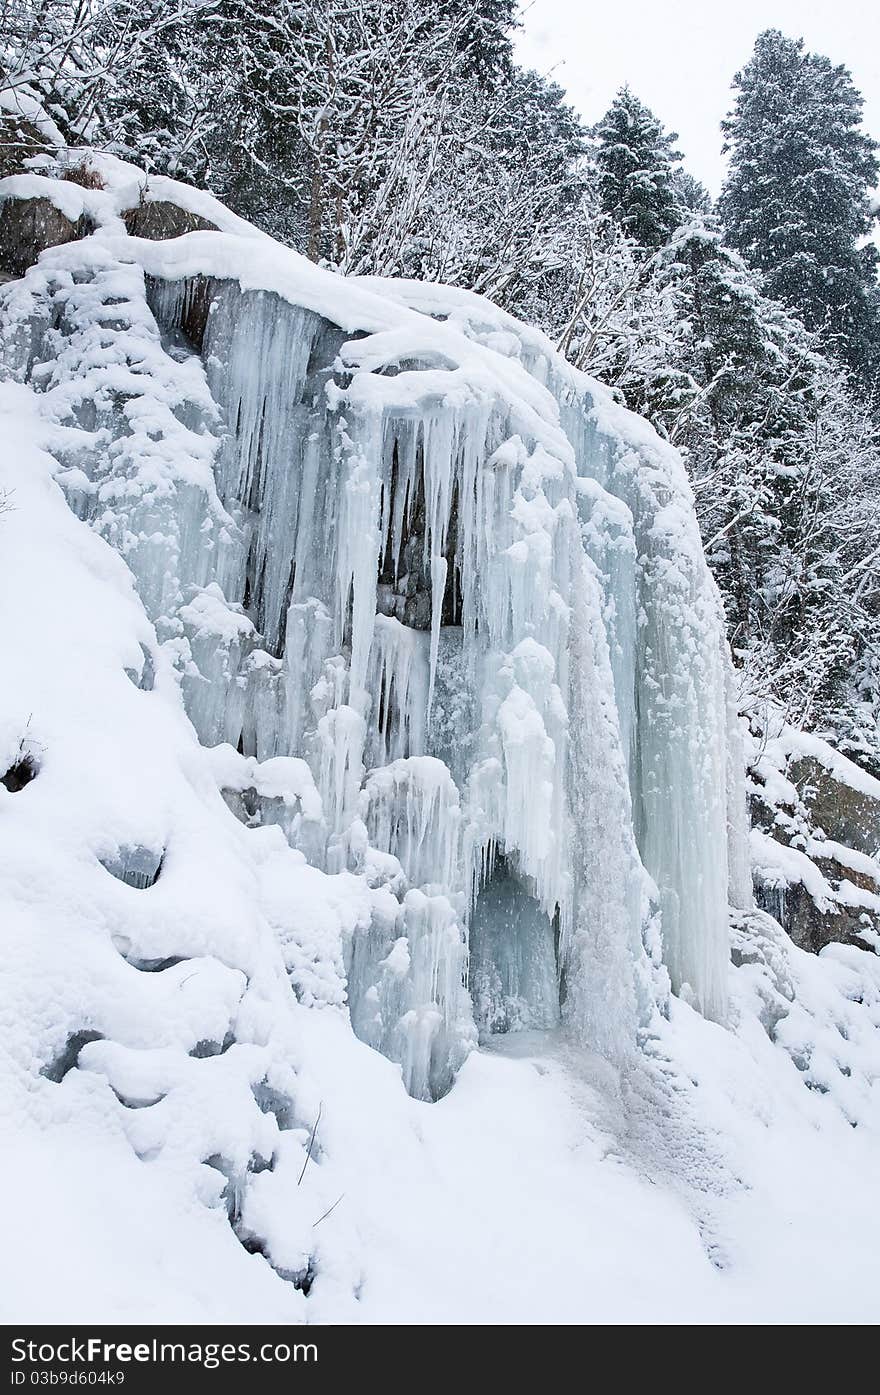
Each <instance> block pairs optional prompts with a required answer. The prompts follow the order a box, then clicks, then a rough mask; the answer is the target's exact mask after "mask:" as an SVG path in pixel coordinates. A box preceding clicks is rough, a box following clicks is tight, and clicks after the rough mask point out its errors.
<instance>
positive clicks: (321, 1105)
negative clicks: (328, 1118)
mask: <svg viewBox="0 0 880 1395" xmlns="http://www.w3.org/2000/svg"><path fill="white" fill-rule="evenodd" d="M323 1108H324V1101H323V1100H322V1101H321V1103H320V1104H319V1105H318V1117H317V1118H316V1119H315V1127H314V1128H313V1129H312V1136H311V1138H310V1139H309V1149H308V1152H307V1153H306V1160H305V1162H304V1163H303V1168H302V1172H301V1173H300V1174H299V1182H297V1184H296V1185H297V1186H299V1185H300V1182H302V1179H303V1178H304V1177H305V1175H306V1168H307V1167H308V1165H309V1158H310V1157H311V1156H312V1148H313V1147H314V1146H315V1134H316V1133H317V1132H318V1125H319V1124H320V1122H321V1110H322V1109H323ZM323 1219H324V1217H323V1216H322V1217H321V1220H323ZM315 1224H316V1225H317V1224H318V1223H317V1221H316V1222H315Z"/></svg>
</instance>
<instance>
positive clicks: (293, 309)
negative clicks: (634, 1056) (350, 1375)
mask: <svg viewBox="0 0 880 1395" xmlns="http://www.w3.org/2000/svg"><path fill="white" fill-rule="evenodd" d="M104 169H105V172H110V171H111V170H112V171H113V173H114V176H115V177H114V179H113V180H111V185H112V187H111V188H110V189H108V190H107V191H95V190H79V189H78V188H74V187H73V186H70V185H65V184H63V182H62V183H59V182H58V181H52V180H48V179H44V178H40V177H38V176H27V177H25V179H24V185H22V180H21V179H19V180H12V181H6V188H5V190H4V192H5V193H6V196H11V197H16V196H24V195H29V196H34V195H35V194H36V193H38V192H39V194H40V196H42V197H48V198H49V199H52V198H59V197H60V198H61V199H62V202H64V203H65V206H66V205H67V204H69V203H70V202H71V200H73V201H75V200H76V197H77V195H81V196H82V201H83V208H82V210H81V212H80V217H85V218H87V219H89V220H90V225H91V226H92V227H93V229H94V230H93V231H92V232H91V234H90V235H89V236H87V237H85V238H82V239H80V240H77V241H73V242H71V243H69V244H67V245H65V246H61V247H56V248H52V249H50V250H49V251H47V252H46V253H45V254H44V255H43V256H42V258H41V259H40V262H39V264H38V266H36V267H34V268H32V269H31V270H30V271H29V272H28V274H27V275H26V277H25V278H24V280H23V281H22V282H20V283H16V284H15V286H14V287H13V288H12V289H11V291H10V292H8V293H7V312H8V316H7V318H8V320H9V322H10V325H11V329H10V331H9V333H8V335H7V346H6V351H5V352H6V371H7V373H8V374H10V375H11V376H13V377H16V378H18V379H20V380H26V381H28V382H30V383H32V384H33V385H34V386H35V387H37V388H38V389H39V391H40V393H41V394H42V397H43V409H44V411H45V412H46V413H47V414H50V415H51V416H52V418H53V419H54V420H56V421H57V422H59V423H60V424H62V425H63V426H65V427H66V428H68V430H67V435H66V436H65V443H64V447H63V450H62V451H61V465H62V468H61V469H60V471H59V473H58V475H57V478H58V481H59V483H60V484H61V485H62V487H63V488H64V490H65V492H66V494H67V496H68V499H69V501H70V503H71V505H72V507H73V508H74V509H75V511H76V512H77V514H78V515H79V517H80V518H82V519H84V520H86V521H87V522H88V523H90V524H91V525H92V526H93V527H94V528H95V529H96V530H97V531H98V532H99V533H100V534H101V535H102V536H103V537H104V538H106V539H107V541H108V542H110V543H111V544H112V545H113V546H114V547H115V548H116V549H117V550H118V551H119V552H120V553H121V555H122V556H123V558H124V559H125V561H126V563H127V564H128V566H129V568H130V570H131V572H132V574H133V576H134V578H135V582H136V585H137V588H138V591H139V594H140V596H141V598H142V600H143V603H144V605H145V607H146V610H147V613H148V615H149V616H150V618H151V620H152V621H153V622H154V623H155V625H156V630H157V634H158V636H159V639H160V641H162V642H163V643H164V645H165V648H166V651H167V652H168V653H170V654H171V655H172V656H173V659H174V663H175V666H176V669H177V672H178V674H179V677H180V682H181V687H182V691H183V695H184V699H185V703H186V708H187V712H188V714H189V716H190V718H191V720H192V722H193V724H194V726H195V728H196V731H197V733H198V735H199V738H200V740H201V741H202V742H203V743H204V744H206V745H208V746H229V747H232V748H233V751H232V752H230V756H229V759H228V761H227V762H226V764H225V766H224V770H223V772H222V783H223V789H224V793H225V795H226V797H227V802H229V803H230V805H231V807H232V808H233V809H234V810H235V812H237V813H238V814H239V816H240V817H243V818H245V819H246V820H249V821H250V822H251V823H252V824H253V823H260V822H261V823H273V824H277V825H279V826H280V827H281V828H282V829H283V831H284V833H285V836H286V837H287V838H288V841H289V843H290V844H291V845H292V846H293V847H295V848H297V849H299V850H301V851H302V852H304V853H305V854H306V856H307V857H308V859H309V860H310V862H312V863H313V864H314V865H316V866H318V867H320V868H323V869H324V870H325V871H328V872H330V873H336V872H340V871H342V870H343V869H347V870H348V871H350V872H352V873H355V874H365V875H366V876H367V877H368V879H369V880H370V881H371V884H372V885H373V886H374V887H379V886H383V887H385V888H390V889H391V891H392V894H393V896H394V898H395V900H396V904H397V909H396V911H395V912H394V914H393V915H390V916H389V915H388V913H387V905H384V904H383V906H382V908H381V909H380V912H379V913H378V914H377V916H376V918H375V919H374V920H371V921H370V923H369V924H368V925H365V926H363V927H359V928H358V930H357V931H356V932H355V934H354V935H353V936H352V937H351V939H350V941H349V943H347V944H346V946H345V957H346V972H347V988H348V1001H349V1005H350V1009H351V1017H352V1022H353V1024H354V1026H355V1029H356V1030H357V1031H358V1033H359V1034H360V1035H362V1036H363V1037H364V1039H365V1040H367V1041H369V1042H370V1043H372V1044H374V1045H377V1046H379V1047H380V1049H382V1050H383V1051H385V1052H386V1053H387V1054H389V1055H390V1056H392V1058H393V1059H395V1060H397V1061H399V1062H400V1063H401V1065H402V1066H403V1069H404V1075H405V1078H406V1081H407V1084H408V1086H409V1088H410V1089H411V1090H412V1091H414V1092H415V1093H417V1094H419V1095H422V1096H424V1097H436V1096H438V1095H439V1094H442V1093H443V1092H444V1090H446V1089H447V1088H448V1086H449V1084H450V1082H451V1080H452V1077H453V1075H454V1072H455V1070H456V1068H457V1066H458V1065H459V1064H460V1063H461V1060H462V1059H463V1058H464V1055H465V1054H466V1052H467V1050H468V1048H469V1046H470V1044H471V1043H472V1042H473V1041H474V1040H475V1021H476V1024H478V1025H479V1027H480V1030H481V1031H482V1032H484V1033H491V1032H492V1031H495V1030H499V1029H501V1028H502V1027H503V1026H508V1027H509V1026H511V1025H514V1024H516V1023H519V1024H520V1025H522V1024H524V1023H533V1024H538V1023H540V1024H542V1025H550V1024H552V1023H554V1022H556V1021H558V1020H559V1018H560V1015H561V1016H562V1017H563V1018H564V1020H565V1021H566V1022H567V1024H568V1025H569V1026H570V1027H571V1029H572V1030H573V1031H574V1032H575V1033H576V1034H578V1036H579V1037H580V1039H581V1040H583V1041H584V1043H585V1044H588V1045H591V1046H594V1047H596V1048H598V1049H601V1050H602V1051H603V1052H604V1053H605V1054H607V1055H609V1056H610V1057H612V1058H614V1059H625V1058H626V1057H627V1055H628V1054H629V1053H630V1052H631V1051H632V1050H633V1048H634V1046H635V1043H636V1041H637V1036H638V1032H639V1030H640V1029H641V1028H644V1027H645V1026H646V1025H647V1024H648V1022H649V1021H650V1019H651V1015H652V1013H653V1012H654V1011H655V1010H656V1007H657V1006H658V1003H660V1004H661V1005H662V999H663V994H664V992H665V989H664V986H663V984H664V978H663V973H662V970H661V968H660V964H661V961H662V965H663V966H665V969H666V971H668V976H669V980H670V981H671V985H672V988H673V989H674V990H675V991H677V992H681V993H684V994H685V995H686V996H687V997H688V998H689V1000H690V1001H692V1002H693V1003H694V1004H695V1005H697V1006H698V1007H699V1008H700V1010H701V1011H703V1012H704V1013H705V1014H707V1015H708V1016H711V1017H714V1018H717V1019H719V1020H721V1019H723V1017H724V1013H725V976H726V962H727V940H726V934H727V931H726V916H727V902H728V845H727V828H728V809H727V806H726V802H725V801H726V794H725V791H726V788H727V783H728V781H727V769H726V759H727V749H728V739H729V731H728V728H729V727H730V720H729V713H728V710H727V707H726V695H725V681H726V674H725V666H724V665H725V658H724V654H723V641H722V623H721V617H720V611H719V605H718V601H717V597H716V593H715V591H714V588H713V586H712V583H711V581H710V578H709V574H708V572H707V569H706V566H705V563H704V560H703V557H702V552H701V549H700V545H699V538H698V534H697V530H696V524H695V521H694V517H693V513H692V508H691V498H690V494H689V490H688V486H687V484H686V481H685V479H684V475H683V471H682V468H681V464H680V462H679V460H678V458H677V456H676V455H675V453H674V452H673V451H671V450H670V449H668V448H667V447H665V446H664V445H663V444H662V443H661V442H660V441H659V440H658V439H657V438H656V437H655V436H654V435H653V434H652V433H651V432H650V430H649V429H648V428H647V427H646V426H645V424H644V423H643V422H641V421H639V420H638V419H636V418H634V417H632V416H630V415H629V414H627V413H626V412H625V411H623V410H622V409H620V408H618V407H616V406H615V405H614V404H613V403H612V402H611V400H610V399H609V398H608V396H607V394H605V393H604V392H603V391H602V390H601V389H600V388H599V387H598V386H597V385H596V384H594V383H591V382H590V381H588V380H587V379H585V378H584V377H583V376H582V375H580V374H578V373H576V372H575V371H574V370H572V369H571V368H570V367H569V366H568V365H567V364H566V363H565V362H564V360H562V359H561V358H560V357H559V356H558V355H557V354H555V353H554V352H553V351H552V349H551V348H550V346H549V345H548V344H547V343H546V342H545V341H543V340H542V339H541V337H540V336H539V335H537V334H536V333H534V332H532V331H529V330H527V329H526V328H525V327H524V326H522V325H519V324H517V323H516V322H515V321H513V320H511V319H509V318H508V317H506V316H504V315H502V314H500V312H498V311H497V310H495V309H494V307H491V306H490V305H488V304H487V303H485V302H483V301H481V300H480V299H479V298H477V297H473V296H468V295H466V294H463V293H456V292H451V291H448V290H441V289H437V288H424V287H420V286H417V285H410V284H404V283H387V284H386V283H381V282H349V283H344V282H342V281H340V280H339V279H338V278H336V277H334V276H333V275H331V274H330V273H327V272H323V271H321V270H319V269H317V268H315V267H313V266H310V265H309V264H308V263H306V262H304V261H303V260H302V259H301V258H299V257H297V256H295V255H294V254H293V253H286V252H283V251H282V250H281V249H279V248H277V247H276V246H275V245H274V244H271V243H269V242H268V240H258V239H257V238H256V237H255V235H250V236H244V235H242V233H241V231H240V230H239V229H237V228H236V229H235V230H234V231H221V230H218V231H202V232H194V233H190V234H188V235H187V236H184V237H180V238H177V239H174V240H172V241H168V242H150V241H144V240H142V239H138V238H134V237H130V236H129V235H128V234H127V233H126V232H125V228H124V224H123V222H122V219H121V218H120V216H119V215H120V208H121V207H123V206H124V204H125V194H126V190H125V187H124V180H121V179H120V177H119V167H114V166H111V165H110V164H109V163H107V162H105V165H104ZM59 189H60V190H62V194H61V195H59V194H58V192H57V191H58V190H59ZM215 216H216V215H215ZM227 220H228V215H227ZM218 221H222V220H218ZM71 428H75V429H71ZM236 751H237V752H238V764H237V765H236V761H235V757H234V752H236ZM270 768H271V769H272V770H273V771H274V773H275V778H274V779H272V780H271V781H269V783H268V784H267V772H268V771H269V770H270ZM218 769H219V767H218ZM245 770H247V771H249V772H250V773H249V774H248V775H247V776H245V775H244V773H243V772H244V771H245ZM270 786H271V789H270ZM733 822H734V826H735V825H736V815H735V816H734V820H733ZM471 934H473V944H472V945H471V957H470V967H469V962H468V959H469V944H470V937H471ZM469 983H470V987H471V989H472V993H471V994H470V995H469V993H468V991H467V986H468V984H469ZM472 1000H474V1001H476V1003H477V1012H476V1019H475V1016H474V1011H473V1002H472Z"/></svg>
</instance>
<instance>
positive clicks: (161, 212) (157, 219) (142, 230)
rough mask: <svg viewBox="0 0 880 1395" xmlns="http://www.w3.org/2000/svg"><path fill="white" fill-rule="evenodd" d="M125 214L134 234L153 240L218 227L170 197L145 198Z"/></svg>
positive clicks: (214, 229)
mask: <svg viewBox="0 0 880 1395" xmlns="http://www.w3.org/2000/svg"><path fill="white" fill-rule="evenodd" d="M122 217H123V221H124V222H125V226H126V228H127V230H128V233H129V235H130V236H131V237H146V238H149V240H150V241H151V242H167V241H168V239H169V238H172V237H182V236H183V234H184V233H189V232H216V231H217V229H216V227H215V226H214V224H213V223H209V222H208V220H207V218H200V217H199V215H198V214H197V213H188V212H187V211H186V209H185V208H180V207H179V206H178V205H177V204H176V203H169V202H168V200H167V199H146V200H144V201H143V202H142V203H139V204H137V205H136V206H135V207H134V208H129V209H126V211H125V213H124V214H123V215H122Z"/></svg>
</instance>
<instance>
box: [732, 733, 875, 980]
mask: <svg viewBox="0 0 880 1395" xmlns="http://www.w3.org/2000/svg"><path fill="white" fill-rule="evenodd" d="M805 740H806V746H807V747H808V749H803V746H804V743H805ZM751 794H752V821H753V824H754V831H753V834H752V845H753V865H754V876H755V897H756V900H757V902H758V905H759V906H760V907H761V908H762V909H763V910H766V911H768V912H769V913H770V914H771V915H773V916H775V918H776V919H777V920H778V921H779V922H780V924H781V925H782V926H783V927H784V929H785V930H786V931H787V932H788V934H789V935H790V936H791V938H792V939H793V940H794V942H795V944H797V945H799V946H800V947H801V948H802V949H806V950H810V951H811V952H812V953H814V954H815V953H818V952H819V951H820V950H822V949H824V947H825V946H826V945H829V944H833V943H840V944H853V945H858V946H864V945H865V944H866V943H867V944H874V945H876V944H878V943H880V860H878V851H880V782H878V781H877V780H875V779H874V778H873V777H872V776H871V775H869V774H868V773H867V772H866V771H863V770H862V769H861V768H860V767H858V766H856V765H855V764H854V763H853V762H852V761H850V760H848V759H846V758H845V757H843V756H841V755H840V754H839V752H837V751H835V750H834V749H833V748H832V747H831V746H829V745H827V744H826V743H825V742H823V741H820V740H818V739H817V738H815V737H810V738H806V739H805V738H803V736H801V735H799V734H797V733H793V732H791V731H790V729H787V728H786V729H783V730H782V732H781V734H780V735H779V736H778V737H776V738H774V739H773V740H770V741H767V742H766V744H763V743H762V745H761V748H760V754H759V755H757V757H756V758H755V759H754V763H753V765H752V770H751Z"/></svg>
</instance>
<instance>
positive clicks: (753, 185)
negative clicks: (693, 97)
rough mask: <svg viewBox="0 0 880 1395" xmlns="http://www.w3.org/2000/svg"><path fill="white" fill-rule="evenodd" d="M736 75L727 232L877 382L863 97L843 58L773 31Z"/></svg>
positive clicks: (871, 152)
mask: <svg viewBox="0 0 880 1395" xmlns="http://www.w3.org/2000/svg"><path fill="white" fill-rule="evenodd" d="M734 84H735V87H736V89H737V96H736V102H735V105H734V109H733V112H732V113H731V115H730V116H729V117H728V119H727V120H726V121H725V122H724V123H723V129H724V133H725V136H726V145H725V149H726V150H727V151H728V152H729V154H730V168H729V173H728V176H727V181H726V183H725V186H724V190H723V193H722V196H721V201H720V213H721V217H722V221H723V223H724V227H725V230H726V234H727V238H728V241H729V242H730V244H731V245H732V246H733V247H735V248H736V249H737V250H739V251H740V252H741V253H742V254H743V256H744V257H745V259H746V261H747V262H748V263H749V265H750V266H752V267H755V268H756V269H757V270H758V271H759V272H761V273H762V275H763V278H764V287H765V289H766V291H767V294H768V295H769V296H771V297H772V298H774V299H777V300H781V301H784V302H785V303H786V304H788V305H790V306H791V307H792V308H793V309H794V310H796V312H797V313H798V315H799V316H800V318H801V319H802V320H803V321H804V324H805V325H806V326H807V328H808V329H810V330H815V331H817V332H819V333H820V334H821V336H822V338H823V341H824V342H825V343H826V345H827V346H828V347H829V349H830V350H831V351H833V352H834V353H836V354H837V355H839V357H840V358H842V359H843V361H844V362H846V363H847V364H849V365H850V366H851V367H853V368H855V369H857V370H858V371H859V372H860V373H861V374H862V375H863V376H864V377H866V378H868V379H871V380H874V379H876V376H877V372H878V362H880V360H878V350H880V328H878V298H877V280H876V269H877V255H876V252H875V250H874V249H873V248H867V249H866V248H865V247H864V246H863V245H862V244H863V241H864V238H865V236H866V235H867V234H868V233H869V231H870V228H871V224H872V216H873V215H872V212H871V205H870V197H869V196H870V192H871V190H872V189H873V188H874V186H875V185H876V183H877V179H878V162H877V149H878V147H877V144H876V142H875V141H873V140H871V139H870V138H869V137H868V136H867V135H866V134H865V133H864V132H863V131H862V130H861V127H860V122H861V108H862V99H861V97H860V96H859V94H858V92H857V91H856V89H855V88H854V87H853V84H852V81H851V79H850V75H849V73H848V72H847V71H846V69H845V68H843V67H835V66H833V65H832V64H831V63H830V62H829V60H828V59H827V58H823V57H821V56H818V55H815V54H810V53H807V52H805V50H804V45H803V41H802V40H800V39H789V38H786V37H785V36H784V35H783V34H781V33H780V32H779V31H778V30H773V29H771V30H767V31H766V32H765V33H763V34H761V35H760V36H759V37H758V40H757V43H756V45H755V51H754V54H753V56H752V58H751V60H750V61H749V63H748V64H747V65H746V67H745V68H744V69H743V70H742V72H740V73H737V75H736V77H735V78H734Z"/></svg>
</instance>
